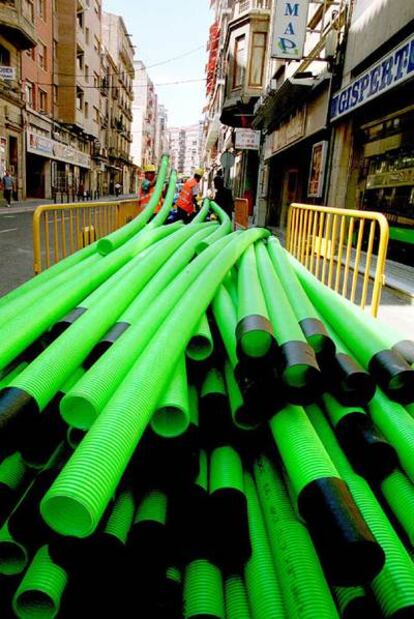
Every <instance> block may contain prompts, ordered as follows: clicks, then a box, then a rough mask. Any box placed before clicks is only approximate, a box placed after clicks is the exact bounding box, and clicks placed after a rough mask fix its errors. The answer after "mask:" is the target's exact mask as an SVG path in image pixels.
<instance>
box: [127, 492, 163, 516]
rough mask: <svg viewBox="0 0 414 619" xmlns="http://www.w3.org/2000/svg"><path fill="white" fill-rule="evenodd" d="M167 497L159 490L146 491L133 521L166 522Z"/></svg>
mask: <svg viewBox="0 0 414 619" xmlns="http://www.w3.org/2000/svg"><path fill="white" fill-rule="evenodd" d="M167 510H168V498H167V495H166V494H165V492H161V490H151V491H150V492H147V494H146V495H145V496H144V498H143V499H142V501H141V502H140V504H139V505H138V509H137V512H136V514H135V518H134V523H135V524H138V523H140V522H148V521H151V522H159V523H160V524H166V523H167Z"/></svg>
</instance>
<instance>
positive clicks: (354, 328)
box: [290, 257, 389, 368]
mask: <svg viewBox="0 0 414 619" xmlns="http://www.w3.org/2000/svg"><path fill="white" fill-rule="evenodd" d="M290 261H291V264H292V265H293V267H294V269H295V271H296V274H297V276H298V277H299V279H300V281H301V284H302V286H303V287H304V289H305V291H306V293H307V295H308V296H309V298H310V299H311V300H312V302H313V303H314V304H315V306H316V307H317V308H318V310H319V311H320V312H321V314H322V315H323V316H324V318H325V319H326V320H327V321H328V322H330V323H331V325H332V326H333V327H334V329H335V330H336V331H338V332H339V333H341V334H342V336H343V337H345V338H346V343H347V346H349V348H350V349H351V350H352V352H353V353H354V354H355V356H356V357H357V358H358V359H359V361H360V362H361V363H362V365H363V366H364V367H365V368H368V366H369V362H370V360H371V359H372V357H374V356H375V355H376V354H377V353H379V352H380V351H383V350H384V349H387V348H389V345H388V341H387V338H386V337H384V334H383V331H382V327H381V328H380V326H379V324H378V323H377V322H376V321H375V320H374V319H372V318H371V317H370V316H369V315H368V314H367V313H366V312H363V311H362V310H361V309H360V308H359V307H357V306H356V305H355V304H354V303H351V301H349V300H348V299H345V298H344V297H341V296H340V295H339V294H338V293H336V292H335V291H334V290H331V289H330V288H328V286H325V285H324V284H322V283H321V282H320V281H319V280H318V279H316V277H314V275H312V274H311V273H310V272H309V271H308V270H307V269H305V267H304V266H302V265H301V264H300V262H298V261H297V260H295V259H294V258H293V257H291V258H290Z"/></svg>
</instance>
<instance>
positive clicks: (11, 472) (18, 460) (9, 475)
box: [0, 452, 28, 490]
mask: <svg viewBox="0 0 414 619" xmlns="http://www.w3.org/2000/svg"><path fill="white" fill-rule="evenodd" d="M27 472H28V471H27V467H26V465H25V463H24V461H23V458H22V456H21V454H20V453H19V452H15V453H13V454H11V455H10V456H7V457H6V458H4V460H3V461H2V462H1V463H0V485H5V486H7V487H8V488H10V489H11V490H18V489H19V488H20V487H21V485H22V483H23V481H24V479H25V477H26V474H27Z"/></svg>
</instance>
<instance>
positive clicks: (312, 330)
mask: <svg viewBox="0 0 414 619" xmlns="http://www.w3.org/2000/svg"><path fill="white" fill-rule="evenodd" d="M299 326H300V328H301V329H302V331H303V335H304V336H305V337H306V339H307V340H308V342H309V344H310V345H311V346H312V339H311V338H312V337H313V336H315V335H316V336H318V340H319V341H320V342H321V344H322V348H321V350H316V349H314V350H315V353H316V355H317V357H318V361H320V362H322V360H323V359H325V360H329V359H332V357H333V356H334V355H335V350H336V346H335V344H334V342H333V341H332V339H331V338H330V337H329V334H328V332H327V330H326V329H325V325H324V324H323V322H322V321H321V320H319V319H318V318H304V319H303V320H301V321H300V322H299ZM312 348H313V346H312Z"/></svg>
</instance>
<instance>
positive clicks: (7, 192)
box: [2, 170, 14, 208]
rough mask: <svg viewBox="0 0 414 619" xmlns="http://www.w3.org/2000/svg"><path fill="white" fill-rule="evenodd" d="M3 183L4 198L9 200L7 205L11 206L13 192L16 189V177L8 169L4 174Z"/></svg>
mask: <svg viewBox="0 0 414 619" xmlns="http://www.w3.org/2000/svg"><path fill="white" fill-rule="evenodd" d="M2 183H3V195H4V199H5V200H6V202H7V207H8V208H10V206H11V199H12V193H13V189H14V178H13V177H12V176H10V174H9V171H8V170H6V172H5V173H4V176H3V179H2Z"/></svg>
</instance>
